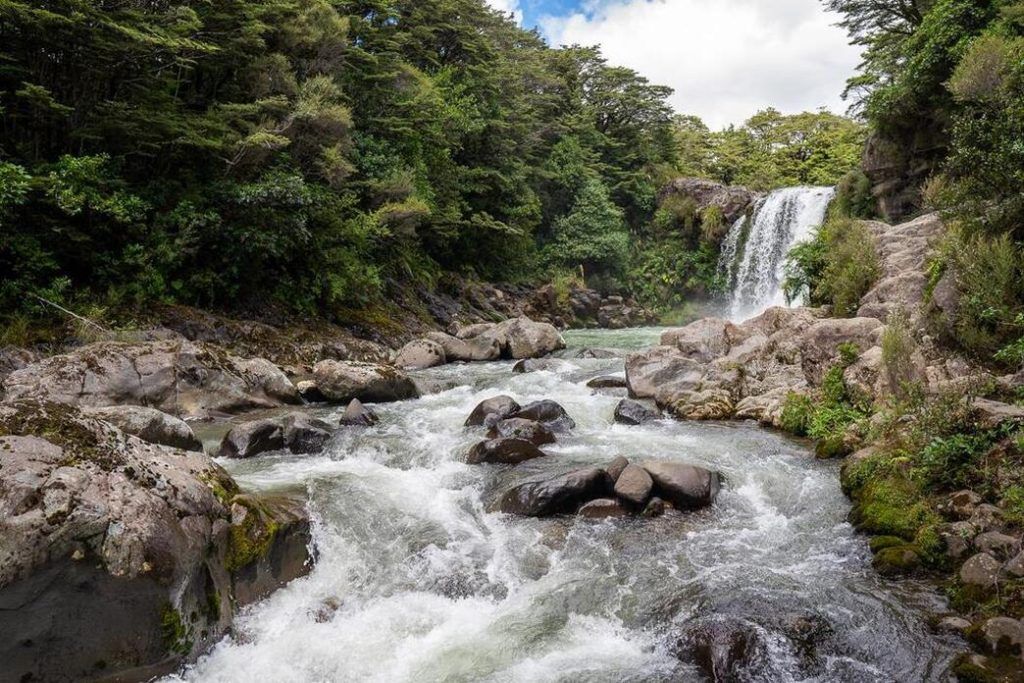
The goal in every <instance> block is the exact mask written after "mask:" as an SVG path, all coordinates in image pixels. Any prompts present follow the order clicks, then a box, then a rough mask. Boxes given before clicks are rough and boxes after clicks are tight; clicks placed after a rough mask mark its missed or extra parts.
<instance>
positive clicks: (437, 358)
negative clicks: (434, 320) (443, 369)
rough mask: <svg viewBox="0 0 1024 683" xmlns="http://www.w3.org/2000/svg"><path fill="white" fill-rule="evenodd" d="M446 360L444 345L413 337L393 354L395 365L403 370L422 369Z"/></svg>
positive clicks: (442, 363)
mask: <svg viewBox="0 0 1024 683" xmlns="http://www.w3.org/2000/svg"><path fill="white" fill-rule="evenodd" d="M447 362H448V358H447V356H446V355H445V352H444V347H443V346H441V345H440V344H438V343H437V342H435V341H431V340H430V339H415V340H413V341H411V342H409V343H408V344H406V345H405V346H403V347H402V348H401V349H400V350H399V351H398V355H396V356H395V365H396V366H397V367H400V368H402V369H403V370H422V369H423V368H432V367H436V366H438V365H444V364H445V363H447Z"/></svg>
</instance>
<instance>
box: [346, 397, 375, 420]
mask: <svg viewBox="0 0 1024 683" xmlns="http://www.w3.org/2000/svg"><path fill="white" fill-rule="evenodd" d="M378 422H380V418H379V417H377V413H375V412H373V411H372V410H370V409H369V408H367V407H366V406H365V405H363V402H362V401H360V400H359V399H358V398H354V399H352V400H351V401H349V402H348V406H346V407H345V412H344V413H342V415H341V418H340V419H339V420H338V424H339V425H341V426H342V427H372V426H373V425H375V424H377V423H378Z"/></svg>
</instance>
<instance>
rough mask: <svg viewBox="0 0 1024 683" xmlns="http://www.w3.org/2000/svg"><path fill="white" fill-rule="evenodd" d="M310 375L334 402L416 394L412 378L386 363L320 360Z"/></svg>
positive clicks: (372, 400)
mask: <svg viewBox="0 0 1024 683" xmlns="http://www.w3.org/2000/svg"><path fill="white" fill-rule="evenodd" d="M313 377H314V379H315V381H316V386H317V387H318V388H319V389H320V392H321V393H322V394H323V395H324V396H326V397H327V399H328V400H330V401H332V402H335V403H348V402H349V401H351V400H352V399H354V398H358V399H359V400H360V401H366V402H369V403H387V402H390V401H403V400H405V399H410V398H417V397H418V396H419V393H418V392H417V390H416V385H415V384H414V383H413V381H412V379H410V378H409V376H408V375H406V374H405V373H404V372H402V371H401V370H399V369H398V368H395V367H392V366H389V365H378V364H375V363H358V362H355V361H337V360H323V361H320V362H319V363H317V364H316V366H315V367H314V368H313Z"/></svg>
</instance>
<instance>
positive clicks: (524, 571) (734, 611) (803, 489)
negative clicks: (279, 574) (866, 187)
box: [172, 329, 957, 683]
mask: <svg viewBox="0 0 1024 683" xmlns="http://www.w3.org/2000/svg"><path fill="white" fill-rule="evenodd" d="M658 334H659V330H653V329H652V330H630V331H626V332H622V331H620V332H614V333H595V332H590V333H587V334H586V335H585V336H584V337H580V338H585V339H586V340H587V342H586V343H588V344H591V345H595V346H600V345H604V346H614V345H617V346H620V347H623V346H632V347H641V346H647V345H649V344H651V343H656V342H655V340H656V339H657V337H658ZM569 339H570V346H572V345H573V342H572V341H571V340H572V339H573V337H572V336H571V335H569ZM602 342H603V344H602ZM577 343H578V342H577ZM565 356H566V358H567V359H568V360H569V364H568V365H567V366H566V367H565V368H560V369H559V370H558V372H535V373H530V374H524V375H514V374H512V373H511V363H507V362H497V363H483V364H473V365H450V366H446V367H443V368H437V369H434V370H428V371H423V372H420V373H417V379H418V380H419V381H421V382H423V383H425V384H430V385H433V386H434V389H435V391H436V393H431V394H428V395H426V396H424V397H423V398H421V399H417V400H412V401H405V402H402V403H395V404H389V405H380V406H376V407H375V409H376V410H377V411H378V412H379V414H380V416H381V418H382V420H381V424H379V425H378V426H376V427H373V428H366V429H348V430H345V431H342V432H340V433H339V434H338V435H337V436H336V437H335V439H334V440H333V441H332V442H331V444H330V446H329V448H328V450H327V451H326V452H324V453H323V454H321V455H318V456H293V455H288V454H279V455H267V456H262V457H257V458H254V459H251V460H246V461H225V462H224V463H223V464H224V465H225V467H228V468H229V469H230V470H231V472H232V474H233V475H234V476H236V477H237V479H238V480H239V482H240V483H241V484H242V486H243V487H246V488H249V489H256V490H261V491H284V490H301V491H305V492H306V493H307V494H308V497H309V505H310V508H311V510H312V512H313V514H314V515H315V518H316V525H315V533H314V536H315V540H316V545H317V547H318V551H319V559H318V561H317V563H316V566H315V568H314V569H313V571H312V573H311V574H310V575H309V576H307V577H305V578H302V579H299V580H296V581H294V582H292V583H291V584H290V585H289V586H287V587H286V588H284V589H282V590H280V591H278V592H277V593H276V594H274V595H273V596H271V597H270V598H269V599H267V600H265V601H263V602H261V603H259V604H256V605H253V606H251V607H250V608H248V609H247V610H245V611H244V612H243V613H242V615H241V616H240V617H239V618H238V619H237V622H236V624H235V628H234V630H233V633H232V635H230V636H229V637H227V638H225V639H224V640H223V641H222V642H221V643H220V644H219V645H218V646H217V647H216V648H215V649H214V650H213V651H212V652H210V653H209V654H208V655H206V656H204V657H203V658H201V659H200V660H199V661H198V662H197V663H195V664H194V665H192V666H190V667H189V668H187V669H185V670H183V671H182V672H180V673H179V674H178V675H177V676H175V677H172V678H173V680H187V681H218V682H219V681H223V682H229V681H230V682H235V681H237V682H246V683H248V682H251V681H274V682H279V683H284V682H291V681H294V682H296V683H298V682H300V681H301V682H306V681H325V682H326V681H330V682H335V681H337V682H350V681H372V682H380V683H413V682H416V683H424V682H433V681H451V682H461V681H488V682H495V683H499V682H523V683H542V682H555V681H559V682H565V683H570V682H572V683H576V682H579V681H586V682H595V683H596V682H604V681H608V682H612V681H616V682H617V681H636V682H638V683H639V682H640V681H691V680H702V679H703V677H704V674H703V673H701V672H702V671H706V668H705V669H701V668H700V666H699V665H700V655H699V653H697V654H695V653H694V647H693V645H692V642H693V633H694V632H695V630H697V631H699V630H700V629H707V628H711V629H712V631H714V628H715V624H719V625H720V624H723V623H724V624H727V625H730V626H729V627H730V628H738V629H741V630H742V631H743V632H744V633H747V634H749V635H748V643H749V645H748V646H747V647H746V648H745V651H746V657H745V658H744V659H743V661H741V662H739V663H738V664H735V668H734V669H733V670H730V671H729V672H727V675H726V676H725V678H723V680H726V679H728V680H748V681H802V680H814V681H851V682H853V681H857V682H858V683H859V682H863V681H892V680H900V681H926V680H929V681H930V680H941V679H942V675H943V674H944V672H945V669H946V668H947V666H948V663H949V661H950V660H951V658H952V656H953V655H954V653H955V652H956V650H957V647H956V646H957V641H955V640H952V639H950V638H949V637H939V636H936V635H933V634H932V633H931V632H930V631H929V629H928V628H927V625H926V618H927V614H928V612H929V610H934V609H941V607H942V605H941V602H940V600H939V598H938V597H937V596H936V595H935V594H933V593H932V592H930V591H929V590H928V589H927V588H926V587H925V586H919V585H917V584H913V583H907V582H903V583H890V582H887V581H884V580H882V579H880V578H879V577H878V576H877V575H876V574H875V573H874V572H873V571H872V569H871V567H870V553H869V552H868V549H867V545H866V542H865V540H864V539H863V538H862V537H860V536H858V535H857V534H855V532H854V530H853V529H852V528H851V527H850V525H849V524H848V523H847V521H846V516H847V513H848V511H849V506H848V503H847V501H846V499H845V498H844V497H843V495H842V493H841V492H840V489H839V484H838V474H837V467H836V466H835V464H833V463H822V462H818V461H815V459H814V458H813V456H812V455H811V454H810V453H809V452H808V450H807V448H806V446H805V445H804V444H802V443H800V442H796V441H793V440H789V439H787V438H784V437H782V436H779V435H776V434H772V433H769V432H766V431H764V430H762V429H760V428H758V427H757V426H756V425H754V424H746V423H744V424H707V423H705V424H698V423H682V422H674V421H670V420H666V421H662V422H656V423H653V424H649V425H646V426H643V427H626V426H621V425H615V424H613V423H612V412H613V410H614V407H615V405H616V403H617V402H618V401H619V400H620V397H619V396H616V395H614V394H611V393H595V392H594V391H592V390H590V389H588V388H586V387H585V381H586V380H587V379H588V378H591V377H594V376H597V375H602V374H608V373H621V372H622V370H623V364H622V360H621V358H618V359H615V358H612V359H607V360H595V359H579V358H575V357H574V354H572V353H571V352H566V354H565ZM502 393H507V394H509V395H511V396H513V397H514V398H516V399H517V400H518V401H520V402H521V403H523V402H527V401H531V400H535V399H540V398H551V399H554V400H556V401H558V402H559V403H561V404H562V405H563V406H565V408H566V409H567V410H568V412H569V413H570V415H572V417H573V418H574V419H575V420H576V422H577V424H578V427H577V429H576V430H575V431H574V432H572V433H571V434H569V435H567V436H562V437H561V438H560V440H559V443H558V444H557V445H554V446H550V447H545V448H546V450H547V451H548V452H549V454H550V455H549V457H547V458H542V459H538V460H534V461H531V462H529V463H525V464H523V465H520V466H519V467H517V468H508V467H498V466H477V467H473V466H469V465H467V464H465V462H464V454H465V452H466V451H467V449H468V448H469V447H470V446H471V445H472V444H473V443H475V442H476V441H478V440H479V439H480V438H481V433H480V432H478V431H476V430H469V429H466V428H464V427H463V426H462V424H463V422H464V420H465V418H466V416H467V415H468V414H469V412H470V411H471V410H472V409H473V407H474V406H475V405H476V404H477V403H478V402H479V401H481V400H482V399H484V398H488V397H491V396H495V395H498V394H502ZM339 412H340V411H339V410H337V409H318V410H317V413H318V414H320V415H326V416H328V417H330V416H333V417H335V418H336V417H337V416H338V414H339ZM618 455H625V456H627V457H631V458H665V459H672V460H679V461H685V462H689V463H695V464H699V465H703V466H706V467H710V468H714V469H717V470H719V471H721V472H722V473H723V474H724V476H725V480H726V484H725V486H724V489H723V492H722V494H721V495H720V496H719V499H718V501H717V503H716V504H715V505H714V506H713V507H712V508H711V509H709V510H706V511H703V512H700V513H696V514H690V515H684V514H680V513H671V512H670V513H669V514H667V515H666V516H664V517H662V518H659V519H654V520H642V519H618V520H608V521H601V522H595V521H589V520H584V519H577V518H573V517H566V518H557V519H547V520H537V519H521V518H512V517H509V516H505V515H502V514H500V513H496V512H492V511H490V507H489V506H490V504H491V502H492V501H493V500H494V498H495V496H496V495H498V494H499V493H500V492H501V491H502V490H504V489H505V488H506V487H507V486H509V485H510V484H511V483H512V482H516V481H521V480H523V479H524V478H527V477H536V476H541V475H545V474H550V473H555V472H562V471H566V470H568V469H572V468H575V467H579V466H582V465H591V464H599V465H603V464H606V463H608V462H609V461H611V460H612V458H613V457H615V456H618ZM800 620H803V621H800ZM796 622H799V623H805V624H812V625H814V626H813V628H812V631H813V632H814V635H813V638H810V640H809V641H808V642H804V641H803V640H801V639H800V637H799V636H798V635H794V631H793V628H792V624H793V623H796ZM715 632H717V631H715ZM716 642H717V641H716ZM724 647H725V648H726V650H728V649H729V646H728V644H726V645H725V646H724Z"/></svg>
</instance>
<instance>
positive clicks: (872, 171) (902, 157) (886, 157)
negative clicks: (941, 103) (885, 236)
mask: <svg viewBox="0 0 1024 683" xmlns="http://www.w3.org/2000/svg"><path fill="white" fill-rule="evenodd" d="M941 140H942V137H941V136H940V135H939V132H938V129H937V126H936V125H935V124H932V125H931V126H922V127H921V128H918V129H914V130H910V131H907V132H906V133H905V134H901V135H882V134H880V133H877V132H875V133H872V134H871V136H870V137H869V138H868V140H867V143H866V145H865V147H864V161H863V170H864V174H865V175H867V177H868V178H869V179H870V180H871V193H872V195H874V197H875V200H876V201H877V202H878V212H879V214H881V216H882V217H883V218H884V219H885V220H886V221H888V222H890V223H898V222H899V221H901V220H903V219H905V218H907V217H909V216H912V215H914V214H916V213H918V212H920V211H921V209H922V205H921V188H922V186H923V185H924V183H925V182H926V181H927V180H928V178H929V177H930V176H931V175H932V174H933V173H934V172H935V169H936V168H938V166H939V164H940V163H941V161H942V158H943V157H944V156H945V151H946V148H945V146H944V145H943V144H942V142H941Z"/></svg>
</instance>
